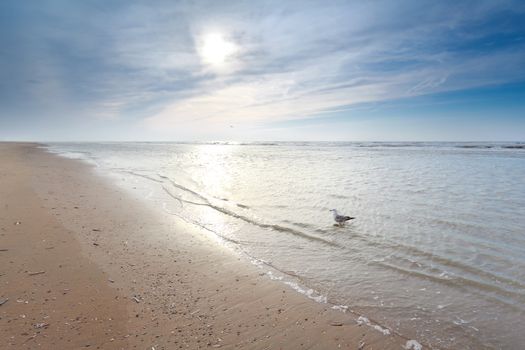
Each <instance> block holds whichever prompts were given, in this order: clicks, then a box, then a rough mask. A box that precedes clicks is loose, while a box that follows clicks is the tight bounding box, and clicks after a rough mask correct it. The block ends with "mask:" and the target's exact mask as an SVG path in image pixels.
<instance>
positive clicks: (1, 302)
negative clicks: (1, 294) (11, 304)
mask: <svg viewBox="0 0 525 350" xmlns="http://www.w3.org/2000/svg"><path fill="white" fill-rule="evenodd" d="M8 301H9V299H8V298H0V306H2V305H4V304H5V303H7V302H8Z"/></svg>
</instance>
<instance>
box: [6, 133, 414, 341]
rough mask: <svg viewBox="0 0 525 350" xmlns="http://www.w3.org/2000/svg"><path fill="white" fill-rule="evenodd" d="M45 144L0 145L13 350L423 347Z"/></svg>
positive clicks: (8, 314)
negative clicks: (312, 293) (287, 279)
mask: <svg viewBox="0 0 525 350" xmlns="http://www.w3.org/2000/svg"><path fill="white" fill-rule="evenodd" d="M38 146H39V145H37V144H26V143H1V144H0V164H1V167H0V206H1V208H2V215H1V216H0V266H2V268H1V269H0V283H1V286H2V287H1V289H0V303H1V304H2V305H1V306H0V337H1V338H2V339H3V341H2V342H1V343H0V348H1V349H79V348H80V349H81V348H89V349H155V350H159V349H179V348H180V349H201V348H202V349H205V348H224V349H232V348H240V349H241V348H242V349H338V348H343V349H401V348H403V347H407V348H408V347H410V348H413V349H417V348H418V343H416V342H412V341H410V339H407V338H404V337H403V336H401V335H399V334H396V332H394V331H390V330H389V329H388V328H384V327H382V326H381V325H378V324H375V323H374V321H369V320H368V319H366V318H364V317H362V316H361V315H359V314H357V313H352V312H349V311H347V312H342V311H340V310H335V309H334V308H333V307H332V305H331V304H327V303H318V302H315V301H314V300H312V299H310V298H308V297H307V296H306V295H303V294H300V293H297V292H296V291H295V290H294V289H293V288H292V287H290V286H288V285H286V284H283V283H280V282H279V281H277V280H273V279H271V278H269V276H268V274H267V273H266V272H265V270H262V269H260V268H258V267H257V266H256V265H254V264H250V263H249V262H248V261H246V259H245V258H244V257H243V256H241V255H239V254H237V253H236V252H235V251H232V250H231V249H229V248H228V247H227V246H225V245H221V244H217V242H215V241H213V240H212V239H209V238H208V237H207V236H206V235H205V234H203V233H202V232H201V231H202V229H200V228H199V227H197V226H195V225H193V224H191V223H188V222H186V221H184V220H181V219H179V218H177V217H176V216H173V215H168V214H165V213H162V212H160V211H157V210H154V209H153V208H151V207H149V206H148V204H147V203H146V202H145V201H143V200H140V198H139V196H133V195H131V194H130V193H129V192H127V191H125V190H124V189H123V188H121V187H118V186H115V185H114V184H113V183H112V182H111V181H110V180H109V179H108V178H107V177H104V176H100V175H98V174H96V173H95V172H94V171H93V166H91V165H89V164H87V163H84V162H81V161H78V160H72V159H66V158H62V157H59V156H57V155H54V154H51V153H49V152H47V151H46V150H44V149H42V148H39V147H38ZM360 316H361V317H360ZM407 342H408V343H407Z"/></svg>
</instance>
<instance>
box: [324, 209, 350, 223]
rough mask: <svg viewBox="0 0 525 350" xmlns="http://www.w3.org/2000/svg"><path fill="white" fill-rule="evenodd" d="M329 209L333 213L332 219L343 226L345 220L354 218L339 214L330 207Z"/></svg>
mask: <svg viewBox="0 0 525 350" xmlns="http://www.w3.org/2000/svg"><path fill="white" fill-rule="evenodd" d="M330 211H331V212H332V213H333V214H334V220H335V222H337V225H339V226H344V224H345V222H347V221H349V220H353V219H355V218H354V217H351V216H345V215H339V213H338V212H337V210H335V209H330Z"/></svg>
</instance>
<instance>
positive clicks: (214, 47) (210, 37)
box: [200, 33, 237, 66]
mask: <svg viewBox="0 0 525 350" xmlns="http://www.w3.org/2000/svg"><path fill="white" fill-rule="evenodd" d="M235 51H237V46H236V45H235V44H234V43H232V42H230V41H227V40H226V39H224V36H223V35H222V34H220V33H210V34H207V35H206V36H204V38H203V41H202V47H201V49H200V56H201V58H202V60H203V62H205V63H207V64H210V65H213V66H220V65H222V64H224V62H225V61H226V60H227V59H228V58H229V57H230V56H231V55H233V54H234V53H235Z"/></svg>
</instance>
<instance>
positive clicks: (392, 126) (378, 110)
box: [0, 0, 525, 141]
mask: <svg viewBox="0 0 525 350" xmlns="http://www.w3.org/2000/svg"><path fill="white" fill-rule="evenodd" d="M524 23H525V2H524V1H521V0H518V1H506V0H500V1H494V0H490V1H484V0H477V1H462V0H455V1H424V0H406V1H403V0H401V1H391V0H388V1H328V0H327V1H308V0H302V1H282V0H269V1H262V0H261V1H220V0H215V1H174V0H172V1H154V0H152V1H131V0H126V1H120V0H114V1H111V0H86V1H72V0H26V1H19V0H3V1H1V2H0V140H28V141H161V140H162V141H196V140H238V141H256V140H302V141H303V140H312V141H317V140H325V141H364V140H366V141H380V140H385V141H525V25H524Z"/></svg>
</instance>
